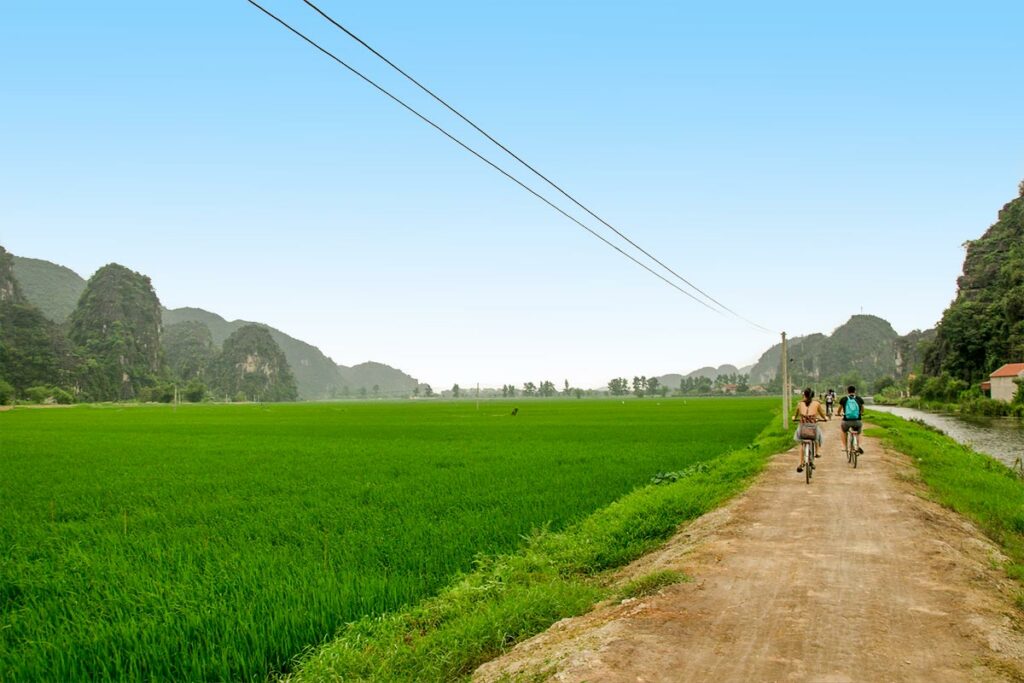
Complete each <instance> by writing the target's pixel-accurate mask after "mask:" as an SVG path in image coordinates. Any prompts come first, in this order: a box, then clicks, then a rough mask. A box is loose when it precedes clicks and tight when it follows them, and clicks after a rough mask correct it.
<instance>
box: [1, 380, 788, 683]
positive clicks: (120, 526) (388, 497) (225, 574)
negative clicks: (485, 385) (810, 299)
mask: <svg viewBox="0 0 1024 683" xmlns="http://www.w3.org/2000/svg"><path fill="white" fill-rule="evenodd" d="M515 405H516V404H515V403H513V402H483V403H481V405H480V408H479V409H477V407H476V406H475V405H474V403H459V402H433V401H429V402H428V401H420V402H412V401H410V402H404V403H380V402H374V403H329V404H298V405H265V406H244V405H239V406H207V405H197V406H181V407H179V408H178V409H177V411H174V410H172V409H171V407H170V406H151V407H147V406H132V407H129V406H117V405H114V406H76V407H73V408H69V409H67V410H60V411H57V410H19V409H15V410H13V411H8V412H3V413H0V680H3V681H38V680H54V681H84V680H108V679H109V680H146V681H149V680H167V681H171V680H173V681H199V680H231V681H238V680H257V681H262V680H265V678H266V677H267V675H268V674H270V673H273V672H275V671H285V670H287V667H288V666H289V665H290V663H291V662H292V660H293V659H294V658H295V657H296V656H297V655H299V654H300V653H302V652H303V651H305V650H307V649H309V648H310V647H313V646H315V645H317V644H319V643H322V642H324V641H325V640H329V639H330V638H332V637H334V635H335V634H336V633H337V632H338V630H339V629H340V628H342V627H343V626H344V625H345V624H346V623H349V622H357V621H359V620H360V619H362V618H364V617H370V618H372V617H373V615H380V614H383V613H388V612H394V611H396V610H401V609H403V608H405V607H407V606H409V605H414V604H417V603H419V602H420V601H421V600H423V599H424V598H427V597H429V596H431V595H435V594H437V592H438V591H439V590H441V589H442V588H444V587H445V586H448V585H449V584H451V582H452V580H453V577H454V576H456V575H458V574H459V573H460V572H466V571H469V570H471V569H472V568H473V566H474V560H475V558H477V557H479V556H494V555H497V554H503V553H509V552H512V551H514V550H515V549H516V548H518V547H521V546H522V545H523V543H524V537H527V536H529V535H530V534H531V532H532V531H533V530H535V529H538V528H544V527H546V528H548V529H550V530H551V533H557V532H559V531H561V530H563V529H565V528H566V527H567V526H569V525H571V524H573V523H577V522H579V520H580V519H582V518H584V517H586V516H587V515H589V514H590V513H592V512H593V511H594V510H597V509H599V508H602V507H604V506H607V505H609V504H610V503H612V502H613V501H615V500H616V499H618V498H620V497H622V496H623V495H625V494H627V493H629V491H631V490H632V489H633V488H635V487H636V486H639V485H642V484H644V483H646V482H647V481H648V480H649V479H650V477H651V476H652V475H653V474H654V473H656V472H659V471H667V470H680V469H685V468H687V467H689V466H690V465H693V464H694V463H698V462H703V461H709V460H715V459H716V458H718V457H719V456H721V455H722V454H723V453H727V452H729V451H731V450H733V449H735V448H738V447H741V446H742V445H744V444H746V443H749V442H750V440H751V439H753V438H754V436H755V435H756V434H757V433H758V431H759V430H760V429H761V428H762V427H763V426H764V424H765V423H766V422H767V421H768V420H769V419H770V415H771V411H772V408H773V407H774V401H773V400H771V399H723V400H714V399H704V400H692V399H690V400H685V401H684V400H666V401H658V400H643V401H626V402H624V403H621V402H619V401H566V400H562V401H557V400H555V401H529V402H523V403H522V404H521V405H520V406H519V407H520V410H519V414H518V415H517V416H516V417H512V416H511V415H510V413H511V411H512V408H513V407H514V406H515ZM694 504H695V505H697V504H700V503H699V501H698V503H694ZM655 521H656V520H650V521H649V522H648V523H649V524H653V523H655ZM661 524H662V525H664V524H665V522H661ZM647 531H648V530H647V529H645V528H644V527H643V526H642V525H638V526H637V528H636V529H633V528H623V529H621V530H620V531H619V533H620V534H621V535H622V536H623V538H621V539H609V541H610V542H609V543H608V544H607V545H606V546H602V547H605V548H606V550H605V551H604V552H606V553H608V554H609V558H608V561H615V556H614V553H615V552H620V551H621V550H617V549H621V547H622V546H625V545H628V544H629V543H630V542H632V540H631V534H633V533H647ZM612 541H614V542H612ZM492 579H493V580H497V579H494V577H493V575H492ZM492 579H489V580H492ZM594 590H595V589H594V588H593V587H591V586H590V585H589V584H585V583H584V582H581V581H579V580H577V579H567V580H566V581H565V582H564V583H563V584H561V587H560V589H559V590H554V589H551V590H548V589H544V590H536V591H533V590H532V589H527V590H525V591H524V593H523V596H522V599H523V600H526V601H533V602H535V603H536V604H537V605H538V608H537V609H536V610H534V611H533V612H530V613H529V614H531V615H533V616H531V617H530V618H532V619H540V620H543V619H544V618H546V616H543V615H544V614H545V612H544V609H542V606H543V605H550V606H551V607H550V608H549V609H550V612H548V613H550V614H553V613H555V612H558V611H561V610H562V609H563V604H564V603H566V602H569V603H571V602H572V601H573V600H578V604H579V605H581V606H582V605H584V604H589V600H590V598H591V596H592V595H593V591H594ZM480 592H481V589H480V587H477V588H474V589H472V590H467V591H466V593H465V596H466V599H467V600H468V599H471V596H476V595H478V594H479V593H480ZM571 596H576V597H571ZM580 608H581V609H582V607H580ZM488 615H490V616H488ZM537 615H541V616H537ZM485 617H486V618H488V619H491V618H495V619H496V618H497V617H495V616H493V614H491V613H481V615H480V618H485ZM508 618H509V619H511V620H512V621H513V623H514V620H515V619H516V618H517V617H515V616H514V615H512V614H510V615H509V616H508ZM503 619H504V618H503ZM502 623H506V621H502ZM481 627H482V626H481ZM516 628H517V629H519V628H522V629H528V625H523V626H521V627H516Z"/></svg>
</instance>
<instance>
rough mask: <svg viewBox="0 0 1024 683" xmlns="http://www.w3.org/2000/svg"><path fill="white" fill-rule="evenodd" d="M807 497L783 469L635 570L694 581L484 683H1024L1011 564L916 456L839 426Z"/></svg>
mask: <svg viewBox="0 0 1024 683" xmlns="http://www.w3.org/2000/svg"><path fill="white" fill-rule="evenodd" d="M823 426H824V427H825V433H826V442H825V447H824V449H823V450H822V458H821V459H819V460H818V468H817V470H816V474H815V477H814V480H813V481H812V483H811V485H810V486H807V485H805V484H804V481H803V475H798V474H797V473H796V472H795V468H796V462H797V454H796V450H795V449H794V450H793V451H791V452H790V453H787V454H782V455H779V456H777V457H776V458H775V459H774V461H773V462H772V463H771V464H770V465H769V467H768V470H767V471H766V472H765V473H764V475H763V476H762V477H761V478H760V479H759V480H758V482H757V483H756V484H755V485H754V486H753V487H752V488H751V489H750V490H748V491H747V492H746V493H744V494H743V495H741V496H740V497H738V498H737V499H736V500H734V501H733V502H732V503H730V504H729V505H727V506H726V507H724V508H722V509H720V510H717V511H715V512H713V513H711V514H709V515H705V516H704V517H703V518H701V519H700V520H697V521H696V522H694V523H693V524H691V525H689V526H688V527H686V528H685V529H684V530H683V531H682V532H681V533H680V534H678V535H677V536H676V537H675V538H673V539H672V540H671V541H669V543H667V544H666V545H665V546H664V547H663V548H662V549H660V550H659V551H657V552H655V553H652V554H651V555H648V556H646V557H644V558H641V559H640V560H638V561H637V562H635V563H634V564H633V565H631V566H630V567H628V568H627V569H626V570H624V573H623V580H626V579H628V578H634V577H637V576H643V575H644V574H647V573H650V572H653V571H658V570H663V569H674V570H678V571H682V572H685V573H686V574H687V575H689V576H690V577H692V578H693V580H692V581H691V582H688V583H682V584H676V585H673V586H669V587H667V588H665V589H663V590H662V591H661V592H660V593H658V594H657V595H653V596H650V597H646V598H640V599H635V600H627V601H624V602H621V603H614V604H605V605H602V606H599V607H598V608H597V609H595V610H594V611H592V612H590V613H589V614H587V615H584V616H581V617H578V618H575V619H567V620H564V621H562V622H559V623H558V624H556V625H555V626H554V627H552V628H551V629H549V630H548V631H546V632H544V633H542V634H540V635H538V636H536V637H534V638H532V639H530V640H528V641H525V642H524V643H521V644H520V645H519V646H517V647H516V648H515V649H514V650H512V651H511V652H510V653H508V654H507V655H505V656H504V657H502V658H500V659H497V660H495V661H493V662H490V663H488V664H486V665H484V666H482V667H481V668H480V669H479V670H478V671H477V672H476V675H475V677H474V680H476V681H481V682H483V681H497V680H501V679H502V677H503V676H504V677H505V679H504V680H509V679H511V680H515V679H517V678H519V677H523V678H526V679H529V680H534V678H532V677H533V676H540V677H542V678H547V679H548V680H552V681H579V682H582V681H602V682H608V683H611V682H616V681H623V682H625V681H630V682H638V681H754V680H756V681H833V682H839V681H930V682H942V681H1004V680H1008V681H1024V632H1022V630H1021V623H1020V619H1021V614H1020V612H1019V611H1017V610H1016V609H1015V608H1014V607H1013V591H1014V590H1015V588H1016V587H1015V586H1014V584H1012V583H1011V582H1009V581H1008V580H1007V579H1005V577H1004V575H1003V573H1002V571H1001V570H1000V569H999V568H998V564H999V562H1000V557H1001V555H1000V553H999V551H998V549H997V548H996V547H995V546H993V545H992V544H991V543H990V542H989V541H988V540H987V539H985V538H984V537H983V536H982V535H981V533H980V532H979V531H978V530H977V529H975V528H974V527H973V526H972V525H971V524H970V523H968V522H967V521H965V520H964V519H963V518H961V517H960V516H958V515H956V514H955V513H953V512H951V511H949V510H947V509H944V508H942V507H940V506H938V505H936V504H934V503H932V502H930V501H928V500H926V499H925V498H924V497H922V494H923V493H924V489H923V485H922V484H921V483H920V482H919V481H917V474H916V470H915V469H914V468H913V466H912V465H911V464H910V463H909V462H908V460H907V458H906V456H904V455H902V454H898V453H892V452H886V451H883V450H882V447H881V445H880V443H879V442H877V441H875V440H873V439H865V443H864V448H865V451H866V454H865V455H864V456H862V458H861V461H860V465H859V467H858V468H857V469H856V470H854V469H852V468H851V467H850V466H849V465H848V464H847V462H846V457H845V455H844V454H843V452H842V446H841V442H840V431H839V425H838V422H837V421H832V422H830V423H827V424H825V425H823Z"/></svg>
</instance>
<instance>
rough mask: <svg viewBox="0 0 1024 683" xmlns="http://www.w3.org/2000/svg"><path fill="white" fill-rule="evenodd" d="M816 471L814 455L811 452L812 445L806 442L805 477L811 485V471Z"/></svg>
mask: <svg viewBox="0 0 1024 683" xmlns="http://www.w3.org/2000/svg"><path fill="white" fill-rule="evenodd" d="M812 469H814V453H813V452H812V451H811V444H810V443H809V442H807V441H805V442H804V476H805V477H806V478H807V483H808V484H810V483H811V470H812Z"/></svg>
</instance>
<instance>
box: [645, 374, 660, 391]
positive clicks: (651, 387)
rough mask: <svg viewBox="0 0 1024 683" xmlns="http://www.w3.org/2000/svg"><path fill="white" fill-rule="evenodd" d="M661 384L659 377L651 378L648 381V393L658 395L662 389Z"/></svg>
mask: <svg viewBox="0 0 1024 683" xmlns="http://www.w3.org/2000/svg"><path fill="white" fill-rule="evenodd" d="M660 385H661V382H659V381H658V378H657V377H650V378H648V379H647V393H649V394H652V395H653V394H657V393H658V392H659V391H660V389H659V387H660Z"/></svg>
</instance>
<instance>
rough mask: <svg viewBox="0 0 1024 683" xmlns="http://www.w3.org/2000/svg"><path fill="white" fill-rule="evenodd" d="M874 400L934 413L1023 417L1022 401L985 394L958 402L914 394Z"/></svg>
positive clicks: (1023, 407) (887, 404) (888, 404)
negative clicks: (1000, 398)
mask: <svg viewBox="0 0 1024 683" xmlns="http://www.w3.org/2000/svg"><path fill="white" fill-rule="evenodd" d="M874 401H875V403H876V404H878V405H885V406H900V407H903V408H914V409H916V410H927V411H930V412H935V413H959V414H961V415H977V416H982V417H1013V418H1017V419H1024V403H1007V402H1006V401H995V400H993V399H991V398H988V397H985V396H980V397H975V398H971V399H966V400H964V401H960V402H958V403H947V402H944V401H928V400H925V399H923V398H920V397H916V396H914V397H911V398H885V397H882V396H875V397H874Z"/></svg>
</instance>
